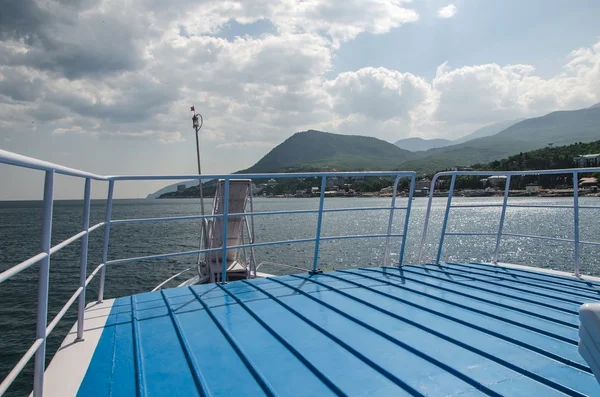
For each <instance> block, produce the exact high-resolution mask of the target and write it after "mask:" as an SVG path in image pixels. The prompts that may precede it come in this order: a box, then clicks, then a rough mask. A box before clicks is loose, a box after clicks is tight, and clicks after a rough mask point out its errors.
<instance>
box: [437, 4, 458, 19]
mask: <svg viewBox="0 0 600 397" xmlns="http://www.w3.org/2000/svg"><path fill="white" fill-rule="evenodd" d="M455 14H456V6H455V5H454V4H448V5H447V6H446V7H442V8H440V9H439V10H438V17H439V18H444V19H448V18H452V17H453V16H454V15H455Z"/></svg>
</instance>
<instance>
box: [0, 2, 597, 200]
mask: <svg viewBox="0 0 600 397" xmlns="http://www.w3.org/2000/svg"><path fill="white" fill-rule="evenodd" d="M598 16H600V2H598V1H593V0H580V1H577V2H566V1H558V0H556V1H538V0H528V1H476V0H461V1H438V0H414V1H398V0H329V1H319V2H316V1H315V2H311V1H309V2H307V1H303V2H301V1H299V0H282V1H280V2H275V1H259V0H256V1H239V2H236V1H231V2H221V1H211V0H201V1H185V2H184V1H182V0H174V1H171V2H168V3H167V2H163V1H160V0H144V1H142V0H134V1H131V2H128V3H120V2H112V1H93V0H72V1H67V0H55V1H52V2H47V1H43V2H42V1H39V2H36V1H30V2H11V3H8V6H6V7H5V6H3V14H2V15H0V60H1V61H0V148H1V149H4V150H9V151H13V152H17V153H20V154H24V155H28V156H33V157H38V158H41V159H44V160H48V161H53V162H57V163H61V164H64V165H67V166H71V167H75V168H80V169H85V170H89V171H91V172H95V173H100V174H156V173H160V174H191V173H194V172H195V169H196V168H195V148H194V144H195V142H194V134H193V130H192V128H191V120H190V117H191V113H190V112H189V106H191V105H195V106H196V109H197V110H199V111H200V112H201V113H202V114H203V116H204V118H205V125H204V128H203V129H202V133H201V141H202V157H203V170H204V171H205V172H207V173H227V172H233V171H237V170H239V169H243V168H246V167H249V166H251V165H252V164H253V163H255V162H256V161H257V160H259V159H260V158H261V157H262V156H263V155H264V154H266V153H267V152H268V151H269V150H270V149H271V148H273V147H274V146H275V145H277V144H279V143H280V142H282V141H283V140H285V139H286V138H288V137H289V136H291V135H292V134H293V133H294V132H297V131H303V130H306V129H310V128H312V129H320V130H325V131H331V132H337V133H342V134H363V135H371V136H375V137H378V138H380V139H384V140H387V141H390V142H394V141H396V140H398V139H401V138H406V137H411V136H420V137H423V138H447V139H453V138H457V137H460V136H462V135H465V134H468V133H470V132H472V131H473V130H475V129H477V128H479V127H481V126H483V125H486V124H490V123H493V122H497V121H502V120H510V119H515V118H519V117H534V116H539V115H543V114H546V113H548V112H551V111H554V110H558V109H577V108H581V107H586V106H590V105H592V104H594V103H597V102H600V83H599V82H600V27H599V26H600V25H599V24H598V23H597V17H598ZM32 177H33V178H34V179H31V178H32ZM40 180H41V175H39V173H31V172H23V171H19V170H16V169H14V168H13V167H8V166H2V165H0V186H2V187H3V189H2V190H0V200H2V199H37V198H39V197H40V194H41V189H40V185H39V183H37V182H36V181H40ZM80 185H81V184H80V183H79V182H77V181H73V180H71V179H69V178H65V179H64V181H63V180H62V179H61V181H60V185H59V189H58V190H57V197H59V198H71V197H78V196H79V195H80V191H81V189H82V185H81V186H80ZM163 185H164V183H163V182H144V183H136V184H129V185H123V186H117V190H116V195H117V197H145V196H146V194H148V193H150V192H152V191H154V190H157V189H158V188H160V187H162V186H163ZM93 191H94V196H95V197H101V196H103V195H104V194H105V189H103V188H102V187H101V186H98V188H96V187H94V189H93Z"/></svg>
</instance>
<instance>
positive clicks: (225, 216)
mask: <svg viewBox="0 0 600 397" xmlns="http://www.w3.org/2000/svg"><path fill="white" fill-rule="evenodd" d="M224 195H225V197H224V198H223V249H222V251H221V282H222V283H226V282H227V228H228V226H229V178H225V192H224Z"/></svg>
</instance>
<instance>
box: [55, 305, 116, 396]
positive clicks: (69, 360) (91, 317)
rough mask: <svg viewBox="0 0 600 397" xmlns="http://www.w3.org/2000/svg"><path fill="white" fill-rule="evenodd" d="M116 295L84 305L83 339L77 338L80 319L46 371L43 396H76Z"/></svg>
mask: <svg viewBox="0 0 600 397" xmlns="http://www.w3.org/2000/svg"><path fill="white" fill-rule="evenodd" d="M114 302H115V300H114V299H107V300H105V301H103V302H102V303H97V302H92V303H90V304H88V305H87V307H86V309H85V316H84V320H85V321H84V324H85V328H84V331H83V337H84V338H85V340H84V341H83V342H75V339H76V338H77V322H75V324H74V325H73V327H72V328H71V330H70V331H69V333H68V334H67V336H66V337H65V339H64V341H63V343H62V344H61V346H60V348H59V349H58V351H57V352H56V354H55V355H54V357H53V358H52V361H51V362H50V365H49V366H48V368H47V369H46V372H45V375H44V397H70V396H73V397H74V396H76V395H77V392H78V391H79V386H80V385H81V382H82V381H83V377H84V376H85V373H86V371H87V369H88V366H89V365H90V362H91V361H92V356H93V355H94V351H95V350H96V346H97V345H98V341H99V340H100V336H101V335H102V331H103V330H104V325H105V324H106V319H107V318H108V315H109V314H110V311H111V309H112V306H113V303H114Z"/></svg>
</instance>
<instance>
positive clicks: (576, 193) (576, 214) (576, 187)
mask: <svg viewBox="0 0 600 397" xmlns="http://www.w3.org/2000/svg"><path fill="white" fill-rule="evenodd" d="M573 228H574V230H573V232H574V234H573V240H575V241H574V242H573V244H574V245H573V260H574V264H575V276H577V277H579V275H580V273H579V180H578V173H577V171H573Z"/></svg>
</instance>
